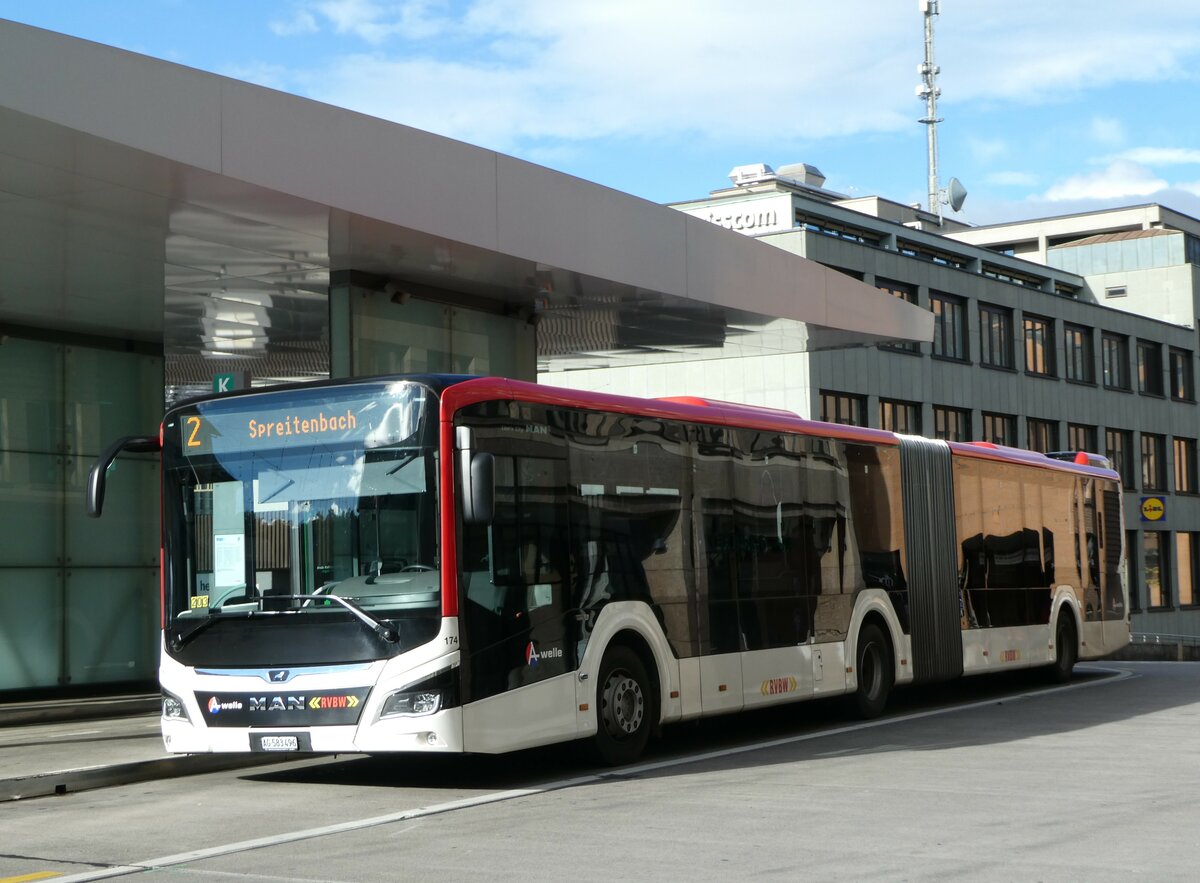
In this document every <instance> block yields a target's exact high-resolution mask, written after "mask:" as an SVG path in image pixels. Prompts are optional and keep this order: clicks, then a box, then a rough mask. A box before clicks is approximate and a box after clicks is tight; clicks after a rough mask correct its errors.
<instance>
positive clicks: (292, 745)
mask: <svg viewBox="0 0 1200 883" xmlns="http://www.w3.org/2000/svg"><path fill="white" fill-rule="evenodd" d="M258 745H259V748H261V749H262V750H263V751H299V750H300V740H299V739H297V738H296V737H295V736H261V737H260V738H259V743H258Z"/></svg>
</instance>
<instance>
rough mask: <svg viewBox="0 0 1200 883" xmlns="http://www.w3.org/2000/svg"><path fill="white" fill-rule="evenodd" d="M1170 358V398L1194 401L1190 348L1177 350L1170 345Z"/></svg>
mask: <svg viewBox="0 0 1200 883" xmlns="http://www.w3.org/2000/svg"><path fill="white" fill-rule="evenodd" d="M1170 360H1171V398H1173V399H1175V401H1177V402H1194V401H1195V400H1196V386H1195V379H1194V376H1193V374H1192V353H1191V350H1177V349H1175V348H1174V347H1171V352H1170Z"/></svg>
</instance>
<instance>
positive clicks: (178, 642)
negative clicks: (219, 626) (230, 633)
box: [171, 604, 253, 653]
mask: <svg viewBox="0 0 1200 883" xmlns="http://www.w3.org/2000/svg"><path fill="white" fill-rule="evenodd" d="M238 612H239V613H241V614H242V615H241V616H240V617H239V616H237V615H236V614H233V615H231V614H228V613H226V614H223V615H218V614H220V613H221V605H219V604H218V605H217V606H216V607H213V608H212V609H211V610H209V612H208V618H207V619H204V620H202V621H201V622H200V624H199V625H198V626H196V627H195V628H194V629H192V630H191V631H190V632H188V633H187V634H184V633H183V632H177V633H176V634H175V635H174V637H172V638H171V649H172V650H174V651H175V652H176V653H178V652H179V651H180V650H182V649H183V648H184V647H186V646H187V645H188V644H190V643H192V640H193V639H194V638H195V637H196V635H198V634H200V633H201V632H202V631H205V630H206V629H209V628H211V627H212V625H213V624H214V623H215V622H217V621H218V620H221V619H249V618H250V617H251V616H252V615H253V611H251V610H245V611H238Z"/></svg>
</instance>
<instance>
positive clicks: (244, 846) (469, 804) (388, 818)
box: [54, 666, 1138, 883]
mask: <svg viewBox="0 0 1200 883" xmlns="http://www.w3.org/2000/svg"><path fill="white" fill-rule="evenodd" d="M1088 670H1089V671H1102V672H1107V673H1109V674H1112V675H1115V677H1113V678H1104V679H1102V680H1094V681H1085V682H1082V683H1073V684H1064V685H1062V686H1060V687H1050V688H1046V689H1039V690H1031V691H1028V692H1025V693H1018V694H1016V695H1013V696H1005V697H1003V698H1000V699H981V700H978V701H976V702H968V703H966V704H965V705H949V706H945V707H943V708H934V709H930V710H928V711H915V712H913V713H911V714H902V715H898V716H896V717H886V718H879V719H877V720H870V721H860V722H858V723H854V724H850V725H847V726H844V727H834V728H833V729H831V730H821V731H820V732H816V733H804V734H801V735H799V736H784V737H782V738H779V739H769V740H767V741H765V742H755V743H753V744H750V745H737V746H734V747H732V748H721V749H718V750H716V751H706V752H702V753H700V754H689V755H685V756H682V757H673V758H668V759H666V760H659V761H652V762H649V763H643V764H638V765H636V766H629V767H620V768H618V769H613V770H605V771H604V772H602V773H592V774H589V775H586V776H578V777H576V778H572V779H559V780H558V781H556V782H548V783H546V784H544V785H538V786H536V787H533V788H514V789H511V790H509V791H497V792H495V793H493V794H481V795H479V796H477V797H466V798H463V799H462V800H451V801H449V802H447V803H437V804H434V805H433V806H424V807H418V808H416V809H406V810H401V811H399V812H394V813H389V814H387V815H382V816H372V817H371V818H366V819H355V820H353V821H348V822H338V823H337V824H333V825H324V826H322V827H319V828H306V829H304V830H301V831H289V832H286V833H283V834H275V835H272V836H270V837H260V838H257V839H254V840H241V841H238V842H237V843H227V844H225V845H222V846H210V847H208V848H207V849H196V850H192V851H191V852H180V853H175V854H174V855H166V856H161V857H160V858H152V859H146V860H145V861H140V862H136V863H134V864H129V865H120V866H116V867H111V868H105V869H103V870H99V871H88V872H85V873H82V874H75V875H72V876H69V877H57V878H55V881H54V883H84V881H90V880H105V879H109V878H112V877H120V876H123V875H125V874H138V873H142V872H144V871H149V870H158V869H162V868H168V867H173V866H175V865H182V864H188V863H190V862H197V861H203V860H205V859H210V858H217V857H219V856H225V855H233V854H235V853H239V852H247V851H249V850H252V849H263V848H265V847H271V846H282V845H283V844H285V843H296V842H297V841H300V840H312V839H314V838H317V837H327V836H329V835H330V834H343V833H346V832H349V831H361V830H363V829H365V828H377V827H379V826H381V825H391V824H394V823H396V822H404V821H408V820H411V819H420V818H425V817H428V816H435V815H440V814H442V813H448V812H455V811H457V810H462V809H471V808H473V807H477V806H487V805H488V804H492V803H503V802H504V801H506V800H516V799H518V798H521V797H532V796H534V795H536V794H547V793H549V792H551V791H561V790H563V789H566V788H575V787H577V786H579V785H592V784H595V783H596V782H602V781H605V780H610V779H627V778H632V777H634V776H639V775H641V774H643V773H649V772H654V771H656V770H663V769H670V768H671V767H677V766H684V765H687V764H693V763H703V762H704V761H708V760H718V759H720V758H723V757H734V756H736V755H739V754H748V753H750V752H752V751H766V750H769V749H771V748H779V747H782V746H784V745H795V744H797V743H800V742H811V741H813V740H815V739H825V738H828V737H829V736H841V735H845V734H846V733H855V732H859V731H861V730H871V729H875V728H877V727H887V726H891V725H892V724H900V723H907V722H908V721H915V720H921V719H923V718H928V717H937V716H939V715H943V714H951V713H954V712H959V711H970V710H972V709H976V708H986V707H987V706H989V705H1001V704H1004V703H1007V702H1019V701H1021V700H1024V699H1034V698H1037V697H1040V696H1048V695H1051V694H1054V693H1061V692H1065V691H1067V690H1082V689H1086V688H1088V687H1096V686H1100V685H1102V684H1112V683H1115V682H1117V681H1123V680H1125V679H1126V678H1132V677H1138V675H1135V674H1134V673H1133V672H1132V671H1129V670H1128V669H1109V668H1099V667H1092V666H1089V669H1088Z"/></svg>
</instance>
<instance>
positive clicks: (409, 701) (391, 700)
mask: <svg viewBox="0 0 1200 883" xmlns="http://www.w3.org/2000/svg"><path fill="white" fill-rule="evenodd" d="M458 671H459V670H458V668H457V667H452V668H446V669H442V670H441V671H439V672H438V673H437V674H435V675H433V676H431V677H428V678H424V679H422V680H420V681H417V682H416V683H415V684H408V685H406V686H405V687H404V689H402V690H396V691H394V692H392V693H389V694H388V696H387V698H386V699H384V700H383V705H382V707H381V708H380V709H379V717H380V718H385V717H399V716H401V715H404V716H406V717H421V716H423V715H427V714H434V713H436V712H439V711H442V710H443V709H446V708H454V707H455V706H456V705H458Z"/></svg>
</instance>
